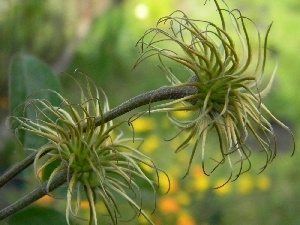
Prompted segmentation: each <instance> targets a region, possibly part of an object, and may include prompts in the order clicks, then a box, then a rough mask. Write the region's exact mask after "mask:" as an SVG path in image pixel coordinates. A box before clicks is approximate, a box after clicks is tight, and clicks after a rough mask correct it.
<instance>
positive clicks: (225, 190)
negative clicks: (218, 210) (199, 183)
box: [214, 179, 232, 196]
mask: <svg viewBox="0 0 300 225" xmlns="http://www.w3.org/2000/svg"><path fill="white" fill-rule="evenodd" d="M215 186H216V187H218V188H216V189H215V190H214V191H215V193H216V194H217V195H220V196H221V195H226V194H229V192H230V191H231V189H232V185H231V183H228V182H227V181H226V180H224V179H220V180H218V181H217V182H216V184H215Z"/></svg>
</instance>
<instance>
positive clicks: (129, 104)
mask: <svg viewBox="0 0 300 225" xmlns="http://www.w3.org/2000/svg"><path fill="white" fill-rule="evenodd" d="M192 81H193V80H190V81H188V82H192ZM197 92H198V91H197V88H196V87H194V86H182V87H163V88H159V89H157V90H152V91H149V92H146V93H143V94H140V95H138V96H136V97H133V98H131V99H129V100H128V101H126V102H124V103H122V104H120V105H119V106H117V107H115V108H113V109H111V110H110V111H108V112H107V113H105V114H104V115H103V118H97V122H96V126H95V127H97V126H99V125H100V124H101V122H103V121H104V122H109V121H111V120H113V119H115V118H118V117H120V116H122V115H124V114H126V113H127V112H130V111H132V110H134V109H137V108H139V107H141V106H144V105H148V104H149V105H150V104H151V103H155V102H159V101H164V100H174V99H180V98H183V97H187V96H190V95H193V94H196V93H197ZM37 153H38V151H35V152H34V153H32V154H31V155H29V156H28V157H27V158H26V159H24V160H23V161H22V162H20V163H18V164H17V165H15V166H14V167H12V168H11V169H10V170H8V171H7V172H6V173H5V174H4V175H2V176H1V178H0V187H2V186H4V185H5V184H6V183H7V182H9V181H10V180H11V179H13V178H14V177H15V176H16V175H18V174H19V173H20V172H22V171H23V170H25V169H26V168H27V167H29V166H30V165H31V164H33V162H34V159H35V156H36V154H37ZM46 153H47V152H45V153H44V155H45V154H46ZM66 181H67V172H66V171H65V172H64V173H61V174H60V175H59V176H56V177H55V178H54V179H53V180H52V181H51V183H50V186H49V187H50V188H49V192H50V191H53V190H55V189H56V188H58V187H59V186H61V185H62V184H64V183H65V182H66ZM46 187H47V182H45V183H44V184H43V185H41V186H40V187H38V188H36V189H35V190H33V191H32V192H31V193H29V194H28V195H26V196H24V197H23V198H22V199H20V200H18V201H17V202H15V203H14V204H12V205H10V206H8V207H6V208H5V209H3V210H1V211H0V220H3V219H5V218H7V217H8V216H10V215H12V214H14V213H16V212H18V211H19V210H21V209H23V208H24V207H26V206H28V205H30V204H31V203H33V202H35V201H36V200H38V199H40V198H41V197H43V196H45V195H47V194H48V192H47V191H46V190H47V189H46Z"/></svg>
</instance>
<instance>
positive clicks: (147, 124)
mask: <svg viewBox="0 0 300 225" xmlns="http://www.w3.org/2000/svg"><path fill="white" fill-rule="evenodd" d="M132 125H133V127H134V131H135V132H138V133H142V132H147V131H150V130H153V129H154V128H155V121H154V120H153V119H152V118H149V117H147V118H146V117H140V118H138V119H136V120H134V121H132Z"/></svg>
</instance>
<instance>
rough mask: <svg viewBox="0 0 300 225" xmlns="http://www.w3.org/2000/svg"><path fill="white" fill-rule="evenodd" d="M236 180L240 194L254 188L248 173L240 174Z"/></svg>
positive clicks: (247, 192)
mask: <svg viewBox="0 0 300 225" xmlns="http://www.w3.org/2000/svg"><path fill="white" fill-rule="evenodd" d="M237 182H238V189H237V190H238V192H239V193H240V194H244V195H246V194H249V193H250V192H251V191H252V190H253V188H254V182H253V179H252V177H251V176H250V175H247V174H245V175H243V176H241V177H240V179H239V180H238V181H237Z"/></svg>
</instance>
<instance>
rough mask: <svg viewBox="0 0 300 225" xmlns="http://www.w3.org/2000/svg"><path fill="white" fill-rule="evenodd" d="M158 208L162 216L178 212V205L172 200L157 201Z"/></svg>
mask: <svg viewBox="0 0 300 225" xmlns="http://www.w3.org/2000/svg"><path fill="white" fill-rule="evenodd" d="M158 208H159V210H160V211H161V212H162V213H164V214H174V213H178V212H179V211H180V204H179V202H178V201H177V200H176V199H174V198H171V197H164V198H161V199H160V200H159V202H158Z"/></svg>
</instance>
